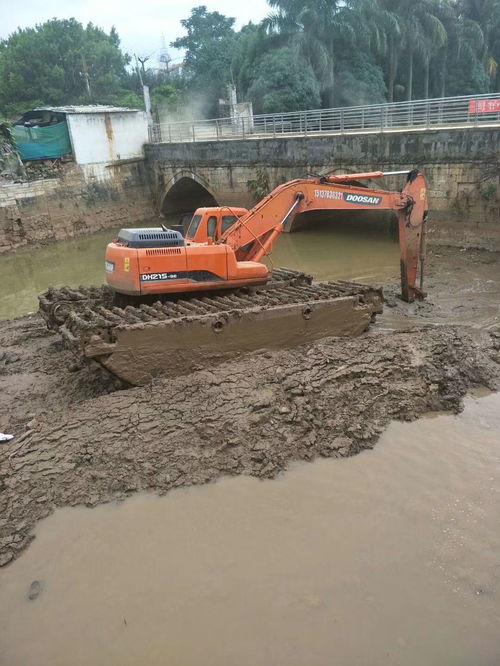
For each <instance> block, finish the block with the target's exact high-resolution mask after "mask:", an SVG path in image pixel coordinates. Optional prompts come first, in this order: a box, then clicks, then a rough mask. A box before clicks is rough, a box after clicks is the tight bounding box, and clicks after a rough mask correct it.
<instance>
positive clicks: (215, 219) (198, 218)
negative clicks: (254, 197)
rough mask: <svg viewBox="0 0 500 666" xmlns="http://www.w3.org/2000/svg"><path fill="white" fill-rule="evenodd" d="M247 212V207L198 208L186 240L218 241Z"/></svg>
mask: <svg viewBox="0 0 500 666" xmlns="http://www.w3.org/2000/svg"><path fill="white" fill-rule="evenodd" d="M247 213H248V210H247V209H246V208H232V207H230V206H217V207H213V208H198V209H197V210H196V211H195V212H194V215H193V217H192V218H191V222H190V223H189V226H188V229H187V231H186V241H187V242H188V243H216V242H217V241H218V240H219V239H220V238H221V236H222V235H223V234H225V233H226V231H229V229H230V228H231V227H232V226H233V225H234V224H235V222H237V221H238V219H239V218H240V217H242V216H243V215H246V214H247Z"/></svg>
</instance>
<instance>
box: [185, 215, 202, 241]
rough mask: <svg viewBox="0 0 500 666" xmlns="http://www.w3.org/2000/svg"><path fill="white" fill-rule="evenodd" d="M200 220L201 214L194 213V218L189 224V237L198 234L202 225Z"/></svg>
mask: <svg viewBox="0 0 500 666" xmlns="http://www.w3.org/2000/svg"><path fill="white" fill-rule="evenodd" d="M200 222H201V215H193V219H192V220H191V222H190V224H189V228H188V230H187V234H186V236H189V238H194V237H195V236H196V232H197V231H198V227H199V226H200Z"/></svg>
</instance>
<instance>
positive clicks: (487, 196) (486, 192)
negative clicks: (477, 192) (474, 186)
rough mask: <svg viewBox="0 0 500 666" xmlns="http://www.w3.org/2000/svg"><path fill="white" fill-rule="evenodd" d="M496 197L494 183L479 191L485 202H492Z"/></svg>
mask: <svg viewBox="0 0 500 666" xmlns="http://www.w3.org/2000/svg"><path fill="white" fill-rule="evenodd" d="M496 195H497V187H496V185H495V184H494V183H488V184H487V185H485V186H484V187H483V189H482V190H481V196H482V197H483V199H484V200H485V201H493V199H495V198H496Z"/></svg>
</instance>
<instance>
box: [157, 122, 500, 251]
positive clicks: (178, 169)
mask: <svg viewBox="0 0 500 666" xmlns="http://www.w3.org/2000/svg"><path fill="white" fill-rule="evenodd" d="M146 164H147V168H148V171H149V177H150V182H151V184H152V189H153V196H154V201H155V204H156V207H157V210H158V211H160V212H161V213H163V214H164V215H167V216H172V215H173V216H176V215H178V216H181V215H182V214H184V213H189V212H192V211H193V210H194V209H195V208H197V207H199V206H207V205H233V206H237V205H239V206H247V207H250V206H252V205H253V204H254V203H256V201H257V200H259V199H260V198H261V197H262V196H263V195H264V194H266V193H267V192H268V191H269V190H271V189H273V188H274V187H276V186H277V185H278V184H280V183H282V182H285V181H287V180H291V179H293V178H300V177H304V176H307V175H308V174H318V173H320V174H325V173H353V172H358V171H360V172H366V171H372V170H379V169H380V170H382V171H393V170H394V171H395V170H400V169H403V168H408V167H418V168H420V169H421V170H422V171H424V173H425V174H426V176H427V178H428V181H429V190H430V200H431V211H432V217H431V228H430V239H431V240H434V241H435V242H441V243H452V244H463V245H467V246H477V247H479V246H483V247H485V246H486V247H490V248H496V249H500V129H499V128H495V127H478V128H468V129H439V130H434V129H430V130H422V129H420V130H418V131H411V130H408V131H406V132H400V131H398V132H387V131H385V132H383V133H380V132H379V133H371V134H347V135H340V136H339V135H326V134H323V135H320V136H317V135H305V136H304V135H302V136H280V137H270V138H248V139H233V140H231V141H197V142H189V143H188V142H182V143H181V142H179V143H154V144H148V145H147V146H146ZM374 186H375V187H376V186H380V187H382V188H388V189H395V188H397V187H398V186H400V184H399V183H397V182H396V181H395V180H394V179H393V178H391V179H390V180H389V179H386V182H384V181H377V184H374ZM306 215H309V213H308V214H306Z"/></svg>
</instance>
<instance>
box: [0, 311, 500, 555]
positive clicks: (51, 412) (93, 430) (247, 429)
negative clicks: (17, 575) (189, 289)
mask: <svg viewBox="0 0 500 666" xmlns="http://www.w3.org/2000/svg"><path fill="white" fill-rule="evenodd" d="M16 326H17V327H18V329H17V332H13V330H12V327H16ZM19 327H21V328H23V330H22V331H20V330H19ZM41 327H43V324H42V322H41V321H40V320H39V319H38V318H33V319H31V320H29V319H26V318H25V319H23V320H17V323H16V322H13V323H10V324H8V325H7V326H3V335H4V340H5V339H7V341H9V340H10V342H11V343H12V344H11V345H10V348H9V349H8V351H9V353H10V354H15V353H19V355H20V358H19V359H18V361H13V362H12V363H8V364H7V366H5V365H4V373H5V368H7V374H4V375H3V377H2V378H0V379H1V381H2V382H4V384H3V385H4V386H5V387H6V388H7V389H8V388H9V386H11V388H12V386H14V384H13V383H12V382H15V384H16V385H18V386H25V389H23V390H20V392H18V394H17V395H18V402H19V405H22V406H24V409H25V411H27V410H28V409H29V406H31V408H32V409H33V410H36V411H37V414H35V415H34V417H33V418H32V419H31V420H30V422H29V423H24V424H23V428H24V433H23V434H21V433H20V432H19V433H17V436H16V438H15V439H14V440H12V441H11V442H9V443H8V444H5V445H2V447H1V448H0V456H1V469H2V478H1V480H0V482H1V485H2V493H1V496H0V497H1V499H0V510H1V515H2V520H1V523H0V563H1V564H5V563H7V562H8V561H10V560H11V559H12V558H14V557H16V555H17V554H18V553H19V552H20V551H21V550H22V549H23V548H24V547H25V546H26V545H27V544H28V543H29V542H30V540H31V539H32V538H33V536H32V529H33V527H34V526H35V523H36V521H37V520H40V519H41V518H43V517H45V516H47V515H48V514H49V513H51V512H52V511H53V510H54V509H55V508H56V507H61V506H66V505H77V504H86V505H88V506H94V505H96V504H98V503H101V502H108V501H111V500H119V499H123V498H125V497H126V496H127V495H129V494H131V493H134V492H137V491H140V490H148V489H149V490H155V491H159V492H166V491H168V490H169V489H170V488H173V487H178V486H185V485H191V484H199V483H205V482H207V481H210V480H213V479H216V478H217V477H219V476H221V475H224V474H252V475H255V476H258V477H265V478H270V477H273V476H275V475H276V474H278V473H279V472H280V471H281V470H283V469H285V468H286V466H287V464H288V463H289V461H292V460H312V459H313V458H315V457H317V456H326V457H340V456H349V455H353V454H355V453H357V452H359V451H360V450H362V449H364V448H370V447H372V446H373V445H374V443H375V442H376V440H377V438H378V436H379V435H380V433H381V432H382V430H383V429H384V428H385V426H386V425H387V424H388V422H389V421H390V420H391V419H405V420H410V419H414V418H416V417H418V416H419V415H420V414H422V413H424V412H427V411H429V410H452V411H457V410H459V409H460V405H461V398H462V396H463V395H464V394H465V392H466V391H467V389H468V388H469V387H470V386H472V385H483V386H487V387H489V388H492V389H494V388H500V352H499V349H500V337H498V336H497V335H496V334H492V333H487V332H480V331H474V332H472V331H467V330H465V329H459V328H453V327H448V326H443V327H439V328H426V329H413V330H410V331H405V332H399V333H391V334H387V333H374V334H372V335H370V336H364V337H361V338H356V339H351V340H339V339H334V338H328V339H325V340H322V341H320V342H315V343H313V344H310V345H307V346H303V347H300V348H296V349H291V350H282V351H268V352H265V353H261V354H252V355H247V356H243V357H241V358H239V359H235V360H232V361H228V362H226V363H223V364H221V365H218V366H217V367H216V368H214V369H212V370H200V371H197V372H194V373H192V374H189V375H185V376H180V377H176V378H174V379H168V380H158V379H157V380H154V381H153V382H152V383H151V384H150V385H148V386H145V387H140V388H133V389H127V390H121V391H115V392H113V393H109V394H105V395H97V396H96V395H94V396H93V395H92V391H93V390H95V391H96V393H98V392H99V391H102V390H107V389H106V388H104V389H103V388H99V389H97V388H95V387H96V386H97V385H98V384H97V377H94V376H92V375H91V374H89V372H90V371H89V370H88V369H87V368H84V369H82V370H78V371H77V372H74V373H68V372H67V371H66V370H63V367H64V366H65V364H66V362H67V359H66V358H65V357H64V355H65V354H67V353H68V352H66V351H60V350H59V348H58V346H57V344H58V343H56V342H55V340H54V338H55V336H53V335H52V334H50V333H45V332H44V333H43V334H42V332H41V331H40V328H41ZM30 329H32V333H33V335H34V336H35V337H34V342H33V344H31V345H28V346H29V347H30V348H34V347H36V344H38V345H39V347H40V346H45V347H46V349H47V350H49V351H51V356H52V359H51V363H52V374H48V372H49V362H48V361H47V360H45V361H43V362H42V361H41V360H40V359H39V360H38V366H37V365H36V363H35V365H34V367H32V365H31V363H30V362H29V359H27V358H25V357H23V355H22V351H21V350H22V349H23V347H26V340H27V339H28V337H29V335H30ZM1 331H2V328H0V334H1ZM21 332H22V334H23V335H24V338H23V341H22V342H20V343H19V344H17V343H15V342H13V341H14V339H15V338H14V337H12V336H14V335H17V336H18V338H19V336H20V335H21ZM36 335H40V336H41V337H40V338H36ZM37 340H38V343H37V342H36V341H37ZM16 344H17V349H18V352H16V351H15V349H16ZM54 345H55V346H54ZM30 353H33V352H30ZM36 358H37V354H35V355H34V356H33V358H32V362H35V360H36ZM16 364H17V365H18V370H19V372H18V373H17V378H16V376H15V375H16V371H15V370H14V367H15V366H16ZM9 366H11V369H10V370H9V369H8V368H9ZM30 373H31V374H30ZM78 376H80V377H79V378H77V377H78ZM38 380H40V381H41V382H42V384H43V392H44V393H45V396H46V398H45V403H44V397H43V395H41V394H37V395H36V396H35V398H34V400H32V401H31V403H30V393H29V392H30V390H33V391H35V392H36V391H37V388H36V387H37V382H38ZM93 387H94V388H93ZM109 388H110V387H108V389H109ZM3 408H5V405H4V406H3ZM19 423H20V424H21V422H20V421H19Z"/></svg>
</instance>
